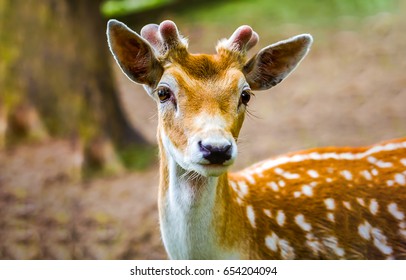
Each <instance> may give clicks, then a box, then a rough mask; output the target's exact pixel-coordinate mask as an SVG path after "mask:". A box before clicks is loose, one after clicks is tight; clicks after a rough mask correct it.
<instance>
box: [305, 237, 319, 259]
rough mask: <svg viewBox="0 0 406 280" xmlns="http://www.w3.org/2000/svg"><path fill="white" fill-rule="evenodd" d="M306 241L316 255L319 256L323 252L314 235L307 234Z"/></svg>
mask: <svg viewBox="0 0 406 280" xmlns="http://www.w3.org/2000/svg"><path fill="white" fill-rule="evenodd" d="M306 239H307V240H306V245H307V246H309V247H310V249H311V250H312V251H313V253H314V254H315V255H318V253H319V252H320V251H321V247H320V241H319V240H318V239H317V238H316V237H314V235H313V234H312V233H307V234H306Z"/></svg>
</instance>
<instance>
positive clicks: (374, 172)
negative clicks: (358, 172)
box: [371, 168, 378, 176]
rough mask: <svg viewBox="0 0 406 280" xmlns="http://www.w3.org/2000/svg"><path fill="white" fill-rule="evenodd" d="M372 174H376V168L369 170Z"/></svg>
mask: <svg viewBox="0 0 406 280" xmlns="http://www.w3.org/2000/svg"><path fill="white" fill-rule="evenodd" d="M371 173H372V175H374V176H376V175H378V170H376V169H375V168H374V169H372V170H371Z"/></svg>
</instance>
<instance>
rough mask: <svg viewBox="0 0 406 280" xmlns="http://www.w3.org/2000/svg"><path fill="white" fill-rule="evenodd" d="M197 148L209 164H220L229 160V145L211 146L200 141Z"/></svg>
mask: <svg viewBox="0 0 406 280" xmlns="http://www.w3.org/2000/svg"><path fill="white" fill-rule="evenodd" d="M199 148H200V151H201V152H202V153H203V157H204V158H205V159H207V160H208V161H209V162H210V163H211V164H222V163H224V162H225V161H227V160H229V159H230V158H231V150H232V149H231V144H224V145H211V144H203V143H202V141H200V142H199Z"/></svg>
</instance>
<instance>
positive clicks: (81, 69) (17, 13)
mask: <svg viewBox="0 0 406 280" xmlns="http://www.w3.org/2000/svg"><path fill="white" fill-rule="evenodd" d="M100 3H101V0H87V1H83V0H0V41H1V42H2V44H1V46H0V77H2V76H3V78H0V93H1V95H2V98H3V100H4V103H5V105H6V107H8V108H13V107H15V106H17V104H18V103H20V102H27V101H28V102H29V103H31V104H34V106H35V107H36V108H37V109H38V111H39V114H40V116H41V119H42V121H43V122H44V124H45V126H46V127H47V129H48V130H49V132H50V133H51V135H54V136H62V137H64V136H69V135H70V134H72V133H78V134H79V135H80V136H81V137H82V138H84V139H85V140H86V139H91V138H93V137H96V136H100V135H103V136H107V137H108V138H111V139H112V140H113V142H114V143H115V144H116V146H120V147H125V146H128V145H146V144H147V143H146V141H145V139H144V138H143V137H142V136H141V135H140V134H139V133H138V132H137V131H136V130H135V129H134V128H133V127H132V126H131V124H130V123H129V121H128V119H127V116H126V115H125V113H124V111H123V110H122V109H121V106H120V100H119V95H118V92H117V90H116V87H115V85H114V81H113V78H112V77H113V75H112V70H111V68H110V65H111V55H110V54H109V53H108V47H107V41H106V35H105V30H106V20H105V19H103V18H102V16H101V15H100V11H99V5H100ZM3 72H4V73H3Z"/></svg>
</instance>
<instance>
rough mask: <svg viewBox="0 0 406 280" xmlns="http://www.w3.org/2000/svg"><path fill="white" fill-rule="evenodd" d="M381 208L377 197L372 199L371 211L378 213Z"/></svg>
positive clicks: (374, 213)
mask: <svg viewBox="0 0 406 280" xmlns="http://www.w3.org/2000/svg"><path fill="white" fill-rule="evenodd" d="M378 209H379V204H378V202H377V201H376V199H371V201H370V203H369V211H370V212H371V214H372V215H376V214H377V213H378Z"/></svg>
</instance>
